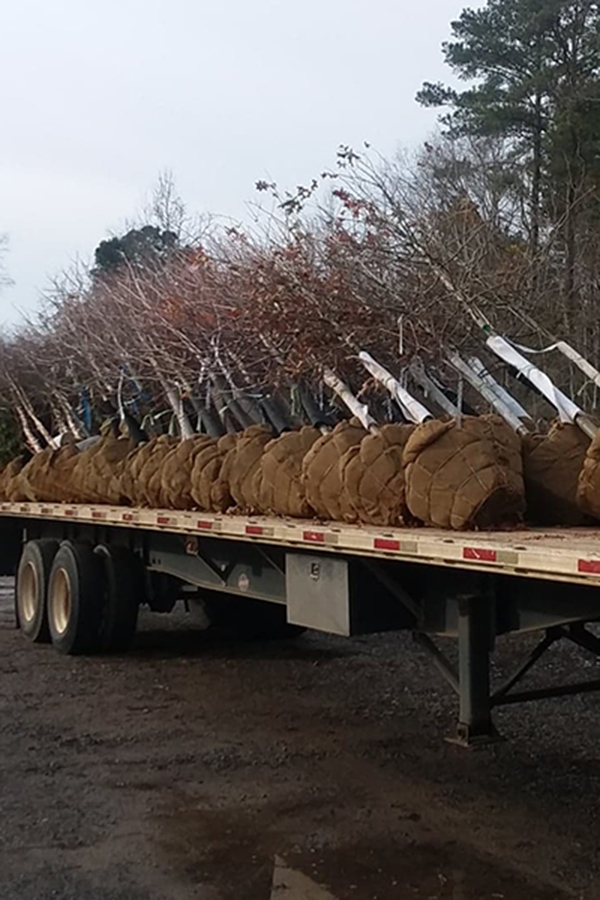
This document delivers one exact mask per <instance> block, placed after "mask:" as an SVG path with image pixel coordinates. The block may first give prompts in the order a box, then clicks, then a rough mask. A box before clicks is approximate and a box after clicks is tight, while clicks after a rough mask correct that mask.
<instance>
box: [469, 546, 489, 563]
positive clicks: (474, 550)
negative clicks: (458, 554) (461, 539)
mask: <svg viewBox="0 0 600 900" xmlns="http://www.w3.org/2000/svg"><path fill="white" fill-rule="evenodd" d="M463 559H478V560H481V562H496V559H497V553H496V551H495V550H486V549H484V548H483V547H463Z"/></svg>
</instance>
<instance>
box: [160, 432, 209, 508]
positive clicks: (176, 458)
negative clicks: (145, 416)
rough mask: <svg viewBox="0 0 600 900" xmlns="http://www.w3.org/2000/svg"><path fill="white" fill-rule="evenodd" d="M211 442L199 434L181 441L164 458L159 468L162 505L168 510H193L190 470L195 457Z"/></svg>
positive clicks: (205, 436)
mask: <svg viewBox="0 0 600 900" xmlns="http://www.w3.org/2000/svg"><path fill="white" fill-rule="evenodd" d="M212 442H213V440H212V439H211V438H209V437H208V436H207V435H204V434H199V435H196V436H194V437H192V438H188V439H187V440H184V441H181V443H180V444H179V446H177V447H174V448H173V449H172V450H170V451H169V453H168V454H167V456H165V458H164V460H163V463H162V466H161V468H160V489H161V498H162V501H163V503H162V505H163V506H166V507H168V508H169V509H193V507H194V503H195V501H194V498H193V497H192V470H193V468H194V463H195V461H196V457H197V455H198V454H199V453H200V451H201V450H202V449H204V448H205V447H206V446H207V444H212Z"/></svg>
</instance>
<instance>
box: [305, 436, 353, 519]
mask: <svg viewBox="0 0 600 900" xmlns="http://www.w3.org/2000/svg"><path fill="white" fill-rule="evenodd" d="M366 434H367V432H366V431H365V429H364V428H363V427H362V425H361V424H360V423H359V422H358V420H357V419H351V420H350V421H349V422H340V423H339V424H338V425H336V426H335V428H334V429H333V431H330V432H329V433H328V434H324V435H322V436H321V437H320V438H319V440H318V441H315V443H314V444H313V445H312V447H311V448H310V450H309V451H308V453H307V454H306V456H305V457H304V461H303V463H302V478H303V481H304V489H305V492H306V499H307V501H308V503H309V504H310V506H311V507H312V508H313V509H314V511H315V512H316V514H317V515H318V516H320V517H321V518H322V519H332V520H336V519H337V520H339V519H341V516H342V510H341V494H342V477H341V472H340V460H341V459H342V457H343V456H344V454H345V453H346V452H347V451H348V450H349V449H350V447H354V446H356V445H358V444H360V442H361V441H362V439H363V438H364V437H365V436H366Z"/></svg>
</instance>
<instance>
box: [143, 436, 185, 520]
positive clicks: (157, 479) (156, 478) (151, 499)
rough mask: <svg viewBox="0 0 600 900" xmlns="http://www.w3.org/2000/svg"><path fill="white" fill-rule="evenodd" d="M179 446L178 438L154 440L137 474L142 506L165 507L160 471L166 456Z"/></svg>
mask: <svg viewBox="0 0 600 900" xmlns="http://www.w3.org/2000/svg"><path fill="white" fill-rule="evenodd" d="M178 444H179V438H176V437H174V436H172V435H169V434H161V436H160V437H158V438H156V441H154V445H153V447H152V452H151V453H149V454H148V456H147V457H146V460H145V462H144V465H143V466H142V467H141V468H140V470H139V474H138V489H139V491H140V493H141V495H142V498H143V500H142V503H141V505H142V506H150V507H153V508H154V509H160V508H161V507H164V506H166V503H165V498H164V497H163V494H162V484H161V470H162V466H163V463H164V461H165V459H166V457H167V456H168V454H169V453H170V452H171V450H173V449H174V448H175V447H176V446H177V445H178Z"/></svg>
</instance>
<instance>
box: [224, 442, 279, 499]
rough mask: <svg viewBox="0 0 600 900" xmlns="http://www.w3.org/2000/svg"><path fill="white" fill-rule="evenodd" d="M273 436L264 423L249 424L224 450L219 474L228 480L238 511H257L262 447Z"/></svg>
mask: <svg viewBox="0 0 600 900" xmlns="http://www.w3.org/2000/svg"><path fill="white" fill-rule="evenodd" d="M272 440H273V432H272V431H271V429H270V428H268V427H267V426H266V425H251V426H250V428H246V429H245V430H244V431H242V432H241V433H240V434H239V435H238V437H237V440H236V442H235V445H234V447H233V449H232V450H230V451H229V453H228V454H227V459H226V460H225V463H224V466H223V469H222V471H221V475H222V477H223V478H226V479H227V480H228V482H229V491H230V493H231V496H232V497H233V499H234V501H235V503H236V505H237V507H238V509H239V510H240V511H241V512H247V513H252V512H258V510H259V500H258V497H257V495H256V490H255V480H256V473H257V471H258V467H259V466H260V461H261V457H262V455H263V451H264V448H265V447H266V445H267V444H268V443H269V441H272Z"/></svg>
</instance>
